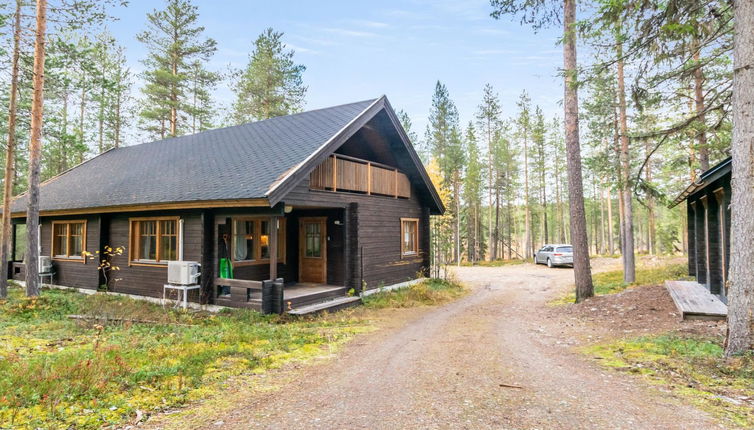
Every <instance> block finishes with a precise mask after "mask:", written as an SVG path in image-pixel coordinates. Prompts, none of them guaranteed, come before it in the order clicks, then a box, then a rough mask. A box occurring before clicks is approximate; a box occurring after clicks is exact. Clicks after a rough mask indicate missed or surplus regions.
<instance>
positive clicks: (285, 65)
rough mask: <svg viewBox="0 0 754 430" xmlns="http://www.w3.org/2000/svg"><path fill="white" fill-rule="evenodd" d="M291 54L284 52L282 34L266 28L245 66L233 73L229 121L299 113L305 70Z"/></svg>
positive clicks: (301, 103) (301, 105) (302, 103)
mask: <svg viewBox="0 0 754 430" xmlns="http://www.w3.org/2000/svg"><path fill="white" fill-rule="evenodd" d="M294 54H295V52H294V51H293V50H292V49H286V45H285V44H284V43H283V33H282V32H277V31H275V30H273V29H272V28H268V29H266V30H265V31H264V32H263V33H262V34H260V35H259V37H257V39H256V40H255V41H254V50H253V51H252V52H251V54H250V55H249V64H248V65H247V66H246V68H245V69H244V70H243V71H239V72H237V75H238V76H239V77H238V82H236V83H235V85H234V88H233V90H234V91H235V93H236V102H235V104H234V105H233V118H232V120H233V122H234V123H236V124H241V123H244V122H249V121H256V120H261V119H267V118H272V117H275V116H281V115H288V114H291V113H295V112H299V111H300V110H301V108H302V107H303V106H304V97H305V96H306V90H307V87H306V86H305V85H304V81H303V76H302V75H303V73H304V71H305V70H306V67H305V66H303V65H301V64H296V63H295V62H294V60H293V56H294Z"/></svg>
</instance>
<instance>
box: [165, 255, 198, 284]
mask: <svg viewBox="0 0 754 430" xmlns="http://www.w3.org/2000/svg"><path fill="white" fill-rule="evenodd" d="M200 268H201V265H200V264H199V263H197V262H196V261H168V284H173V285H195V284H196V283H197V282H198V280H199V275H201V273H200V272H199V269H200Z"/></svg>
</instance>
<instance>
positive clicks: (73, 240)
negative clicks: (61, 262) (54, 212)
mask: <svg viewBox="0 0 754 430" xmlns="http://www.w3.org/2000/svg"><path fill="white" fill-rule="evenodd" d="M68 228H69V235H70V236H69V238H68V255H69V256H71V257H74V256H75V257H79V256H82V255H81V253H82V252H83V251H84V224H82V223H75V224H69V225H68Z"/></svg>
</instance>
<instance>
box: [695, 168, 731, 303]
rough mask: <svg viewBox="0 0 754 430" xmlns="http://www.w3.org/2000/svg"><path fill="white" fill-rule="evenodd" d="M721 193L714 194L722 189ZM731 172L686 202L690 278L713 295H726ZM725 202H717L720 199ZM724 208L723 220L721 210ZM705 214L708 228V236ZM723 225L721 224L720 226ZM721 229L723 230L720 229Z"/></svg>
mask: <svg viewBox="0 0 754 430" xmlns="http://www.w3.org/2000/svg"><path fill="white" fill-rule="evenodd" d="M721 189H722V193H719V192H718V193H717V194H716V192H715V191H717V190H721ZM730 195H731V188H730V173H728V174H726V175H724V176H722V177H721V178H719V179H717V180H715V181H713V182H711V183H710V184H708V185H706V186H705V187H704V188H702V189H700V190H697V191H696V192H695V193H693V194H691V195H690V196H689V197H688V199H687V202H686V203H687V214H688V238H689V253H688V258H689V259H688V263H689V275H691V276H694V277H695V278H696V281H697V282H698V283H700V284H703V285H705V286H706V287H707V288H708V289H709V290H710V293H713V294H720V295H722V296H723V298H724V296H725V288H724V280H725V279H727V273H728V263H729V261H730ZM718 196H722V199H721V200H720V201H718V199H719V197H718ZM721 208H722V209H723V216H722V218H724V219H721V216H720V209H721ZM705 213H706V217H707V229H706V234H705ZM721 224H722V225H721ZM721 227H722V228H721Z"/></svg>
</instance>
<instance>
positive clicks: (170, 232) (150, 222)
mask: <svg viewBox="0 0 754 430" xmlns="http://www.w3.org/2000/svg"><path fill="white" fill-rule="evenodd" d="M178 220H179V218H178V217H159V218H132V219H131V234H130V242H131V247H130V256H129V260H130V261H131V262H135V263H147V264H154V263H166V262H168V261H171V260H177V259H178Z"/></svg>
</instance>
